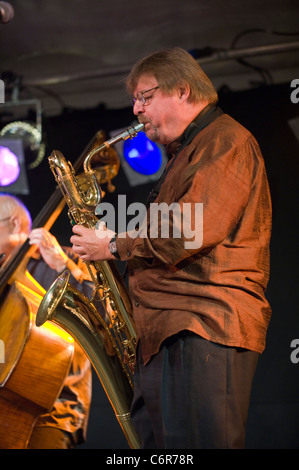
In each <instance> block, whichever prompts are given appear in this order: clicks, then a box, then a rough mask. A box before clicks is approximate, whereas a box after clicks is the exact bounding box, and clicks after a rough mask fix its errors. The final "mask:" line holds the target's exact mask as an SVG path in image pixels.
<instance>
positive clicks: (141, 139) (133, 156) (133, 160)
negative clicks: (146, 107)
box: [123, 131, 162, 175]
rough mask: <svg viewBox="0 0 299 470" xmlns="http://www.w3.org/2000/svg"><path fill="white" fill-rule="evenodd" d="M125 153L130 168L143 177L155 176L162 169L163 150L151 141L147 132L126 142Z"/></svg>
mask: <svg viewBox="0 0 299 470" xmlns="http://www.w3.org/2000/svg"><path fill="white" fill-rule="evenodd" d="M123 153H124V157H125V159H126V161H127V162H128V164H129V165H130V167H131V168H133V170H135V171H137V173H140V174H142V175H153V174H155V173H157V171H159V170H160V168H161V165H162V152H161V149H160V148H159V147H158V146H157V145H156V144H155V143H154V142H151V141H150V140H149V138H148V137H147V135H146V134H145V132H142V131H141V132H139V133H138V134H137V135H136V137H134V138H133V139H128V140H126V141H124V145H123Z"/></svg>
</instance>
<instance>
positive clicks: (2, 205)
mask: <svg viewBox="0 0 299 470" xmlns="http://www.w3.org/2000/svg"><path fill="white" fill-rule="evenodd" d="M13 216H17V217H19V219H20V221H21V231H22V232H24V233H27V234H29V233H30V231H31V227H32V219H31V215H30V213H29V211H28V209H27V207H26V206H25V205H24V204H23V203H22V201H20V199H18V198H17V197H16V196H12V195H11V194H4V193H0V218H1V219H5V218H10V217H13Z"/></svg>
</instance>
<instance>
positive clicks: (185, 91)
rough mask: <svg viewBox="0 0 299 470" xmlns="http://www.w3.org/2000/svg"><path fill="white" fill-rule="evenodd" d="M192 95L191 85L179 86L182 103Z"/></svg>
mask: <svg viewBox="0 0 299 470" xmlns="http://www.w3.org/2000/svg"><path fill="white" fill-rule="evenodd" d="M189 96H190V87H189V85H187V84H186V85H182V86H181V87H180V88H179V101H180V103H184V102H186V101H187V100H188V98H189Z"/></svg>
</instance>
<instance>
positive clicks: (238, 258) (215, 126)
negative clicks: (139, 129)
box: [117, 114, 271, 363]
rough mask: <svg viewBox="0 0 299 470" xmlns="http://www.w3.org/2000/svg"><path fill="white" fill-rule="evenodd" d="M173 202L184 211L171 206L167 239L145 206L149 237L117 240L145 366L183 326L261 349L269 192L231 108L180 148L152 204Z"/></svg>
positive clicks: (257, 154)
mask: <svg viewBox="0 0 299 470" xmlns="http://www.w3.org/2000/svg"><path fill="white" fill-rule="evenodd" d="M169 164H171V160H170V162H169ZM174 202H175V203H178V205H177V208H179V209H180V210H181V218H180V214H179V212H176V213H175V211H174V212H173V213H171V211H170V212H169V213H168V214H169V218H168V223H169V233H170V235H169V236H167V235H166V236H165V233H164V235H162V236H157V233H158V234H159V235H161V233H162V232H161V233H159V231H161V230H162V229H163V224H164V226H165V219H163V217H162V222H161V220H160V221H159V222H158V223H157V222H153V220H154V218H153V217H152V220H151V223H150V218H149V217H150V216H149V214H150V212H149V211H148V226H147V231H146V234H144V233H143V234H142V233H141V232H140V235H139V236H138V237H137V238H133V237H132V236H130V233H129V232H128V233H127V234H119V235H118V237H117V249H118V252H119V254H120V257H121V259H122V260H128V271H129V287H130V293H131V296H132V301H133V316H134V319H135V322H136V327H137V332H138V337H139V339H140V344H141V350H142V355H143V360H144V363H146V362H148V361H149V360H150V358H151V356H152V355H153V354H155V353H157V352H158V350H159V347H160V345H161V343H162V342H163V340H165V339H166V338H167V337H169V336H171V335H174V334H176V333H178V332H179V331H182V330H190V331H193V332H195V333H197V334H198V335H200V336H202V337H203V338H206V339H207V340H210V341H213V342H216V343H220V344H223V345H227V346H235V347H241V348H246V349H250V350H253V351H257V352H262V351H263V349H264V347H265V337H266V331H267V327H268V323H269V320H270V316H271V309H270V306H269V304H268V302H267V300H266V298H265V289H266V286H267V282H268V277H269V242H270V233H271V199H270V193H269V187H268V181H267V176H266V171H265V166H264V161H263V158H262V155H261V151H260V148H259V146H258V144H257V142H256V140H255V138H254V137H253V136H252V135H251V134H250V132H249V131H248V130H246V129H245V128H244V127H242V126H241V125H240V124H239V123H237V122H236V121H235V120H233V119H232V118H231V117H230V116H228V115H226V114H222V115H221V116H219V117H217V118H216V119H215V120H214V121H213V122H212V123H210V124H209V125H208V126H207V127H205V128H204V129H203V130H201V131H200V132H199V133H198V134H197V135H196V136H195V137H194V139H193V140H192V142H191V143H189V144H188V145H187V146H185V147H184V148H183V149H182V150H181V151H179V154H178V156H177V158H176V160H175V161H174V163H173V165H172V166H171V168H170V169H169V172H168V173H167V176H166V178H165V180H164V182H163V184H162V186H161V188H160V192H159V194H158V196H157V199H156V201H155V203H158V204H159V205H160V204H161V203H166V204H167V207H168V206H169V205H170V204H172V203H174ZM186 203H187V204H186ZM198 203H201V204H202V205H201V204H198ZM184 204H185V206H184ZM161 207H162V206H161ZM190 208H191V210H190ZM187 209H188V210H187ZM201 210H202V212H201ZM188 211H189V212H188ZM179 220H181V235H180V236H178V228H179V225H180V224H179V222H178V221H179ZM155 223H156V226H155V227H154V229H153V224H155ZM150 228H152V231H151V230H150ZM172 229H174V232H175V235H174V234H173V233H172ZM157 230H158V232H157ZM192 234H193V235H194V234H195V235H194V236H193V241H196V243H193V245H192V243H189V246H188V242H190V241H192V238H191V235H192ZM201 235H202V236H201Z"/></svg>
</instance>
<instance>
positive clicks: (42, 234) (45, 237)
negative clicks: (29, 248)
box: [29, 227, 68, 272]
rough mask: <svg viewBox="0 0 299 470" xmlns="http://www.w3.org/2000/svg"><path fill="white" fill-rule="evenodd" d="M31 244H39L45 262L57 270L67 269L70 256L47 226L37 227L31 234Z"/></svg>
mask: <svg viewBox="0 0 299 470" xmlns="http://www.w3.org/2000/svg"><path fill="white" fill-rule="evenodd" d="M29 243H30V245H37V246H38V247H39V250H40V253H41V255H42V257H43V259H44V260H45V262H46V263H47V264H48V266H50V268H52V269H55V270H56V271H57V272H61V271H63V269H65V267H66V264H67V261H68V257H67V255H66V254H65V253H64V251H63V250H62V248H61V246H60V245H59V243H58V241H57V240H56V238H55V237H54V235H52V234H51V233H50V232H48V230H46V229H45V228H43V227H42V228H36V229H34V230H32V232H31V233H30V235H29Z"/></svg>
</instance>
